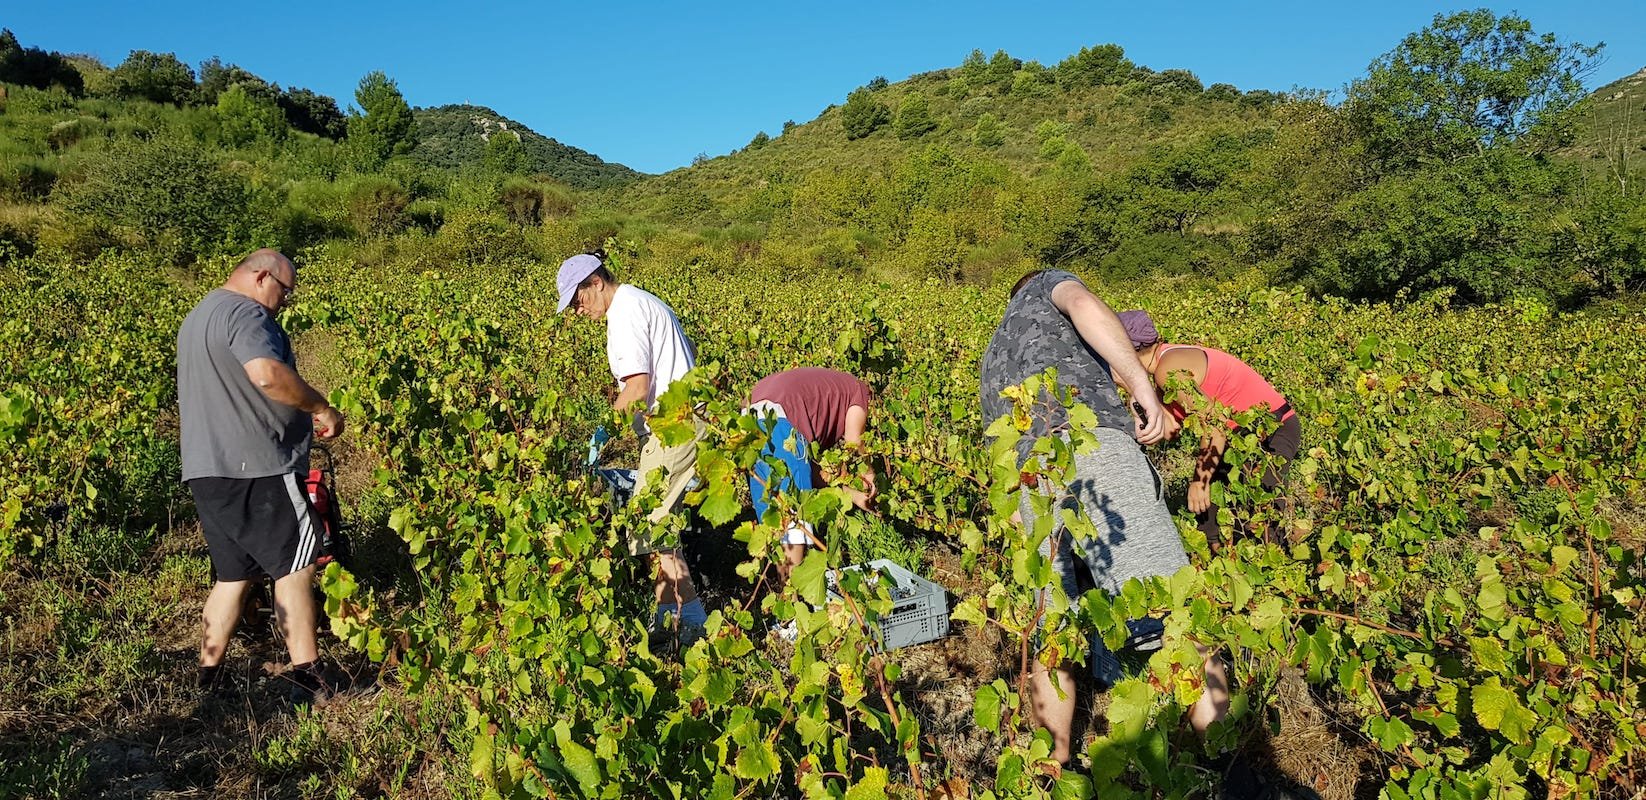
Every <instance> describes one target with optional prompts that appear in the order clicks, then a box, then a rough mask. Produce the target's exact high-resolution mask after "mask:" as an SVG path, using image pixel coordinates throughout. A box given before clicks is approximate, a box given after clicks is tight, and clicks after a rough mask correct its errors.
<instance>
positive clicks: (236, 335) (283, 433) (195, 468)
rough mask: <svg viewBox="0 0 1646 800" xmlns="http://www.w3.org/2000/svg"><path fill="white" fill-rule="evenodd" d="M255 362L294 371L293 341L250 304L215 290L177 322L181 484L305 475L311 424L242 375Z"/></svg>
mask: <svg viewBox="0 0 1646 800" xmlns="http://www.w3.org/2000/svg"><path fill="white" fill-rule="evenodd" d="M258 358H273V359H277V360H279V361H281V362H283V363H285V364H286V365H287V366H290V367H292V368H294V369H295V368H296V367H297V359H296V357H295V356H294V355H293V353H292V349H291V339H290V338H289V337H287V336H286V332H285V331H284V330H282V329H281V328H280V323H278V322H276V321H275V319H274V316H273V315H272V314H270V313H269V311H268V309H266V308H264V307H263V306H262V305H261V304H259V303H258V302H257V301H256V300H253V299H251V298H249V297H246V296H245V295H241V294H237V293H235V292H231V291H229V290H227V289H215V290H213V291H212V292H211V294H208V295H206V297H205V299H203V300H201V301H200V304H199V305H197V306H195V307H194V310H193V311H190V312H189V315H188V316H187V317H184V318H183V327H182V329H181V330H179V331H178V333H177V406H178V412H179V414H180V416H181V418H182V429H183V430H182V447H183V480H185V481H189V480H193V479H195V478H263V477H268V476H270V475H283V474H285V473H288V472H306V471H307V470H308V468H309V466H308V465H309V442H310V439H311V438H312V437H313V435H314V420H313V418H312V417H310V416H309V415H308V414H306V413H304V412H303V411H302V410H300V409H297V408H294V407H292V406H288V405H284V404H281V403H276V402H275V401H273V400H271V399H269V397H268V395H265V394H263V391H262V390H261V389H259V388H257V385H256V384H254V383H252V381H251V379H250V378H248V377H246V370H245V364H246V363H247V362H250V361H252V360H254V359H258Z"/></svg>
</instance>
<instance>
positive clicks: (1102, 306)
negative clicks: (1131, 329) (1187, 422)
mask: <svg viewBox="0 0 1646 800" xmlns="http://www.w3.org/2000/svg"><path fill="white" fill-rule="evenodd" d="M1052 305H1054V306H1056V307H1057V310H1058V311H1061V312H1063V315H1064V316H1066V317H1068V318H1069V321H1070V322H1072V323H1074V327H1075V330H1076V331H1078V332H1079V333H1080V338H1081V339H1084V340H1085V341H1086V344H1088V345H1090V346H1091V348H1092V349H1093V350H1096V351H1097V354H1098V355H1100V356H1102V357H1103V360H1104V361H1107V362H1108V363H1109V369H1110V370H1112V371H1113V372H1114V376H1115V379H1116V380H1118V381H1119V382H1120V384H1121V385H1122V386H1124V387H1126V391H1127V393H1129V394H1130V395H1131V396H1132V400H1133V401H1134V402H1136V403H1137V404H1138V405H1140V406H1142V408H1143V413H1144V416H1145V417H1147V419H1146V420H1143V421H1140V424H1139V425H1138V426H1137V432H1136V433H1137V440H1138V441H1140V442H1142V443H1144V444H1154V443H1155V442H1158V441H1161V440H1164V439H1167V438H1169V437H1170V436H1171V435H1172V434H1173V433H1175V432H1176V431H1177V428H1178V424H1177V420H1175V419H1172V417H1171V415H1170V414H1167V413H1166V408H1165V406H1163V405H1161V403H1160V397H1159V395H1157V394H1156V393H1155V388H1154V382H1153V381H1151V380H1149V373H1148V371H1146V370H1145V369H1143V362H1141V361H1138V360H1137V351H1135V350H1133V349H1132V340H1131V338H1130V337H1128V336H1127V335H1126V328H1125V326H1124V325H1121V324H1120V317H1118V316H1116V315H1115V313H1114V309H1112V308H1109V304H1108V303H1105V302H1103V300H1102V299H1101V298H1099V297H1098V296H1097V295H1095V294H1092V293H1091V292H1090V291H1089V290H1087V289H1086V287H1084V286H1082V285H1080V283H1078V282H1076V281H1064V282H1062V283H1060V284H1058V285H1057V286H1055V287H1053V288H1052Z"/></svg>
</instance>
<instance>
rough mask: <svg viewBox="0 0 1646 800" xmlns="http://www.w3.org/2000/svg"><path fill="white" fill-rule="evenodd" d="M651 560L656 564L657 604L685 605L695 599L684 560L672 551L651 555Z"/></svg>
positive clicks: (695, 590) (693, 588)
mask: <svg viewBox="0 0 1646 800" xmlns="http://www.w3.org/2000/svg"><path fill="white" fill-rule="evenodd" d="M652 559H653V560H654V563H656V564H657V602H659V603H678V604H680V605H685V604H687V603H690V602H691V601H693V600H696V599H697V587H695V586H692V572H691V569H690V568H688V567H687V566H686V559H684V558H681V557H680V554H679V553H677V552H675V551H673V550H667V551H661V552H656V553H653V554H652Z"/></svg>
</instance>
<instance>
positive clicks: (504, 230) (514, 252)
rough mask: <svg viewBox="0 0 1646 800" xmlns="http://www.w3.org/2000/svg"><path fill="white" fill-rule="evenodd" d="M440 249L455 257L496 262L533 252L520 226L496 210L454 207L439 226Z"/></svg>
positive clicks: (448, 256) (456, 258)
mask: <svg viewBox="0 0 1646 800" xmlns="http://www.w3.org/2000/svg"><path fill="white" fill-rule="evenodd" d="M438 242H439V250H440V252H441V253H442V254H444V255H445V256H446V257H447V258H449V259H450V260H452V261H457V262H462V263H471V264H496V263H499V262H502V261H506V260H508V259H511V258H524V257H526V256H529V255H531V247H530V246H529V244H528V243H527V241H526V237H525V236H524V235H523V234H522V233H521V231H520V228H519V226H517V225H513V224H511V223H510V222H509V221H508V219H506V218H504V216H503V215H502V214H499V213H497V212H495V211H479V210H475V209H468V208H465V209H462V210H460V211H455V212H453V213H452V214H451V216H450V217H448V218H447V220H446V224H445V225H444V226H442V227H441V228H440V234H439V236H438Z"/></svg>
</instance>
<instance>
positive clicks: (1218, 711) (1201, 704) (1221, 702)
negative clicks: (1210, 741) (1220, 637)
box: [1189, 647, 1229, 733]
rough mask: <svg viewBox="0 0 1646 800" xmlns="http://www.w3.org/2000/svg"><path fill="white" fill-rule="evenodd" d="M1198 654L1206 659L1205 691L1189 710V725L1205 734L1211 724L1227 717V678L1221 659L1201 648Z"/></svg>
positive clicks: (1208, 650)
mask: <svg viewBox="0 0 1646 800" xmlns="http://www.w3.org/2000/svg"><path fill="white" fill-rule="evenodd" d="M1200 654H1201V655H1203V656H1205V658H1206V662H1205V669H1206V690H1205V691H1203V692H1201V693H1200V699H1199V700H1196V701H1195V704H1194V706H1192V707H1191V708H1190V709H1189V725H1190V726H1191V727H1193V728H1194V729H1195V730H1196V731H1198V732H1200V733H1205V732H1206V729H1207V728H1209V727H1211V725H1212V723H1214V722H1216V721H1218V720H1220V719H1223V718H1224V717H1226V716H1228V715H1229V676H1228V674H1227V673H1226V672H1224V670H1223V659H1220V658H1218V657H1217V653H1215V652H1213V651H1211V650H1210V649H1207V648H1205V647H1202V648H1200Z"/></svg>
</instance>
